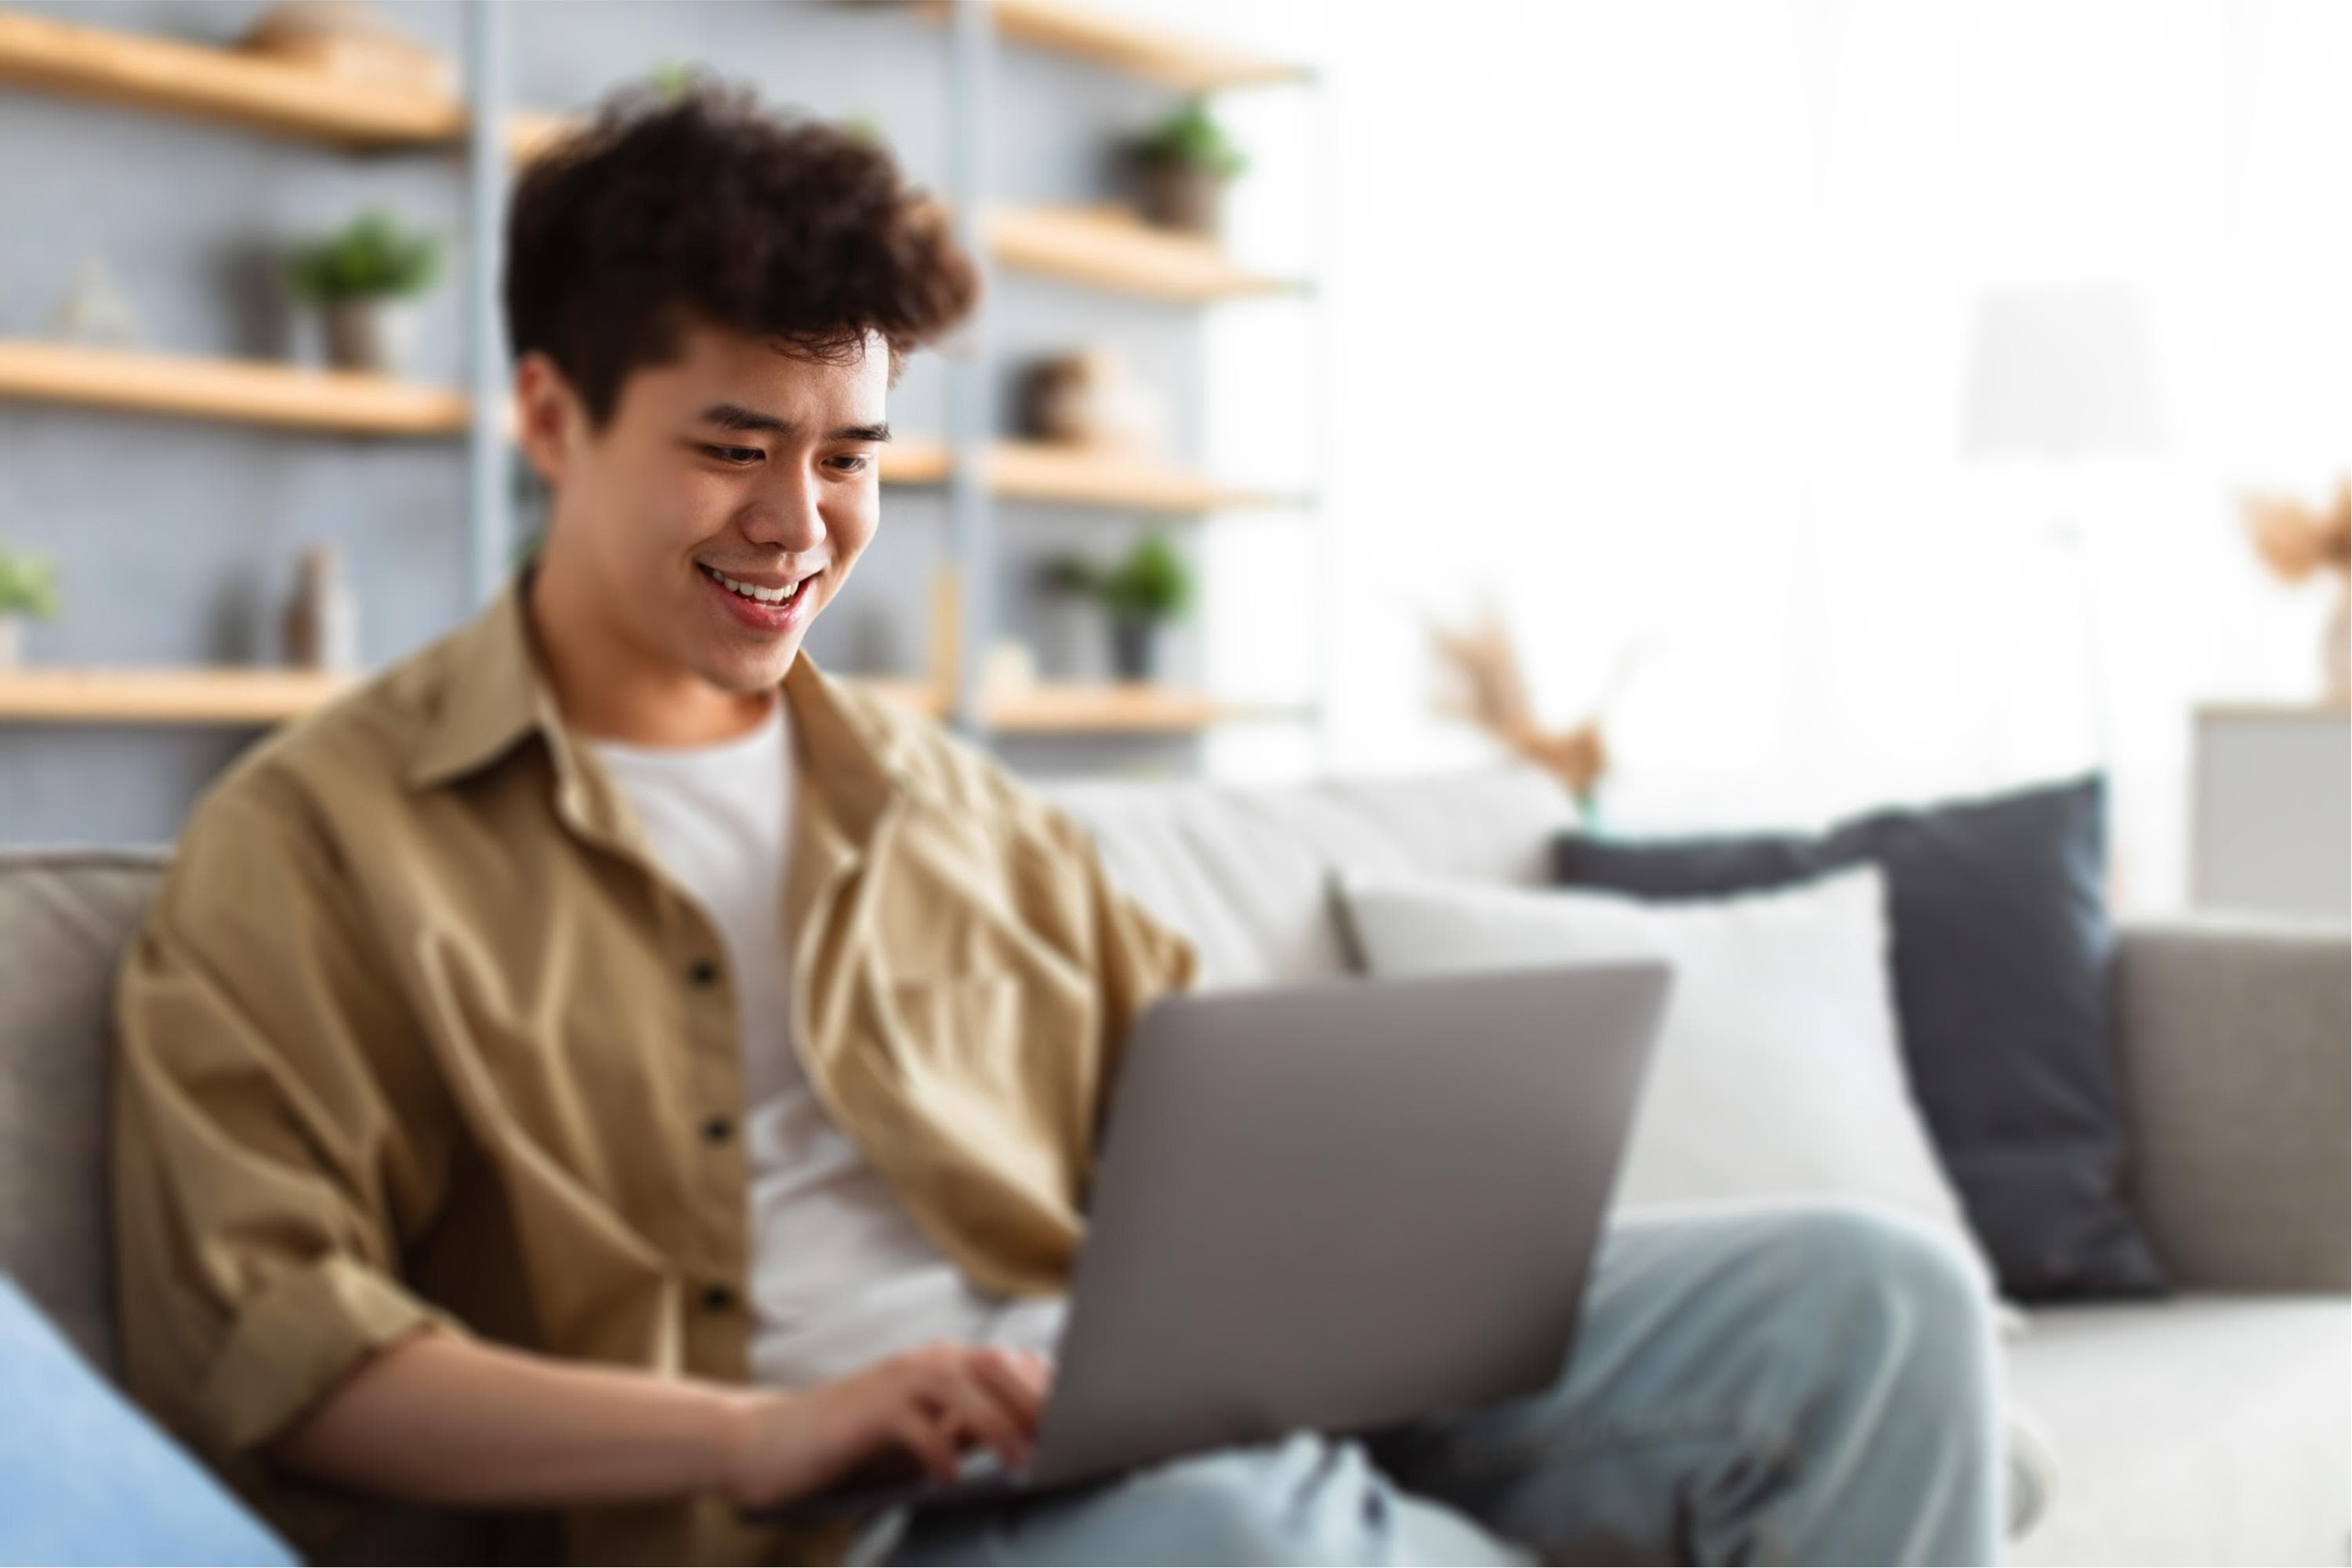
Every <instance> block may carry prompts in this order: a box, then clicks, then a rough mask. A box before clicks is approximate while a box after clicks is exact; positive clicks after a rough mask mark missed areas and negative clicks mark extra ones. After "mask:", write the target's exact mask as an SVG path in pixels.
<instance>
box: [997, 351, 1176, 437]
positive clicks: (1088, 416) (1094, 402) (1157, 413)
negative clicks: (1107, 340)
mask: <svg viewBox="0 0 2352 1568" xmlns="http://www.w3.org/2000/svg"><path fill="white" fill-rule="evenodd" d="M1021 401H1022V426H1023V429H1024V433H1025V434H1030V435H1034V436H1037V437H1040V438H1042V439H1044V440H1046V441H1052V442H1056V443H1060V444H1065V445H1071V446H1092V447H1102V448H1109V449H1113V450H1118V451H1124V452H1130V453H1136V454H1150V453H1156V452H1158V451H1159V450H1160V444H1161V443H1162V441H1163V440H1164V438H1165V434H1166V431H1167V428H1168V410H1167V405H1166V403H1165V402H1163V401H1162V400H1161V398H1160V395H1159V394H1158V393H1157V392H1153V391H1152V389H1151V388H1150V387H1149V386H1147V385H1145V384H1144V382H1143V381H1142V379H1141V378H1140V377H1139V376H1137V375H1136V373H1135V371H1133V370H1132V369H1131V368H1130V367H1129V365H1128V362H1127V361H1126V360H1125V359H1124V358H1122V357H1121V356H1120V355H1119V354H1118V351H1117V350H1113V349H1109V348H1105V347H1102V346H1099V345H1097V346H1096V347H1093V348H1087V349H1081V350H1077V351H1076V352H1075V353H1069V354H1058V355H1055V356H1054V357H1053V358H1051V359H1045V360H1040V361H1037V362H1036V363H1034V364H1033V365H1031V366H1030V367H1029V370H1028V372H1027V374H1026V375H1025V377H1024V384H1023V396H1022V400H1021Z"/></svg>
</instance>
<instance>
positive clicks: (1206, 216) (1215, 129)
mask: <svg viewBox="0 0 2352 1568" xmlns="http://www.w3.org/2000/svg"><path fill="white" fill-rule="evenodd" d="M1135 159H1136V162H1137V164H1138V166H1139V168H1140V169H1141V170H1142V173H1143V215H1144V218H1145V220H1146V221H1147V222H1150V223H1153V224H1156V225H1160V227H1162V228H1171V229H1181V230H1182V231H1184V232H1185V233H1186V234H1193V235H1200V236H1201V237H1202V238H1203V239H1212V240H1213V239H1215V238H1217V237H1218V236H1219V235H1220V234H1221V233H1222V232H1223V227H1224V209H1225V186H1226V184H1227V183H1229V182H1230V181H1231V180H1232V179H1233V178H1234V176H1235V175H1236V174H1239V173H1240V172H1242V171H1243V170H1244V169H1245V168H1247V167H1248V166H1249V161H1248V160H1247V159H1245V158H1244V157H1243V156H1242V154H1241V150H1240V149H1239V148H1237V147H1235V146H1234V143H1233V141H1232V140H1231V139H1230V138H1228V137H1227V136H1226V135H1225V131H1224V127H1223V126H1221V125H1219V124H1218V123H1217V122H1216V121H1215V120H1213V119H1211V118H1210V116H1209V105H1208V102H1207V100H1206V99H1197V98H1196V99H1193V100H1192V102H1190V103H1188V104H1186V105H1185V106H1184V107H1183V108H1182V109H1180V110H1177V111H1176V112H1175V113H1174V114H1171V115H1170V116H1169V117H1168V118H1167V119H1166V120H1161V121H1160V123H1159V124H1158V125H1157V126H1155V127H1153V128H1152V130H1151V131H1150V133H1149V134H1148V135H1146V136H1145V137H1144V138H1143V139H1142V140H1141V141H1138V142H1137V143H1136V144H1135Z"/></svg>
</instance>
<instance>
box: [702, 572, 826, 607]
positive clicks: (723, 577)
mask: <svg viewBox="0 0 2352 1568" xmlns="http://www.w3.org/2000/svg"><path fill="white" fill-rule="evenodd" d="M695 566H696V570H698V571H700V572H701V573H702V575H703V576H705V577H707V578H709V580H711V581H713V582H715V583H717V584H718V585H719V587H721V588H723V589H725V590H727V591H728V592H730V593H732V594H734V595H735V596H736V597H737V598H739V599H748V600H750V601H751V602H752V603H754V604H766V605H770V606H775V605H782V604H790V603H791V602H792V601H793V598H794V597H795V596H796V595H797V594H798V593H799V592H800V591H801V589H802V588H803V586H804V585H805V584H806V583H807V582H808V580H809V578H807V577H803V578H799V579H796V580H793V581H792V582H790V583H787V584H786V585H785V586H783V587H782V588H762V587H761V586H760V585H759V584H758V583H756V582H745V581H743V580H740V579H739V578H732V577H730V576H728V575H727V574H726V573H725V572H723V571H718V570H713V569H712V568H710V567H707V566H704V565H702V564H701V563H700V562H699V561H698V562H696V563H695ZM814 575H815V574H814V572H812V573H811V574H810V576H811V577H814Z"/></svg>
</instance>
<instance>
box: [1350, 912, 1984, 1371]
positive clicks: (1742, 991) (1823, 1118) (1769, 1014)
mask: <svg viewBox="0 0 2352 1568" xmlns="http://www.w3.org/2000/svg"><path fill="white" fill-rule="evenodd" d="M1339 894H1340V897H1341V900H1342V902H1343V904H1344V905H1345V909H1346V913H1347V916H1348V923H1349V926H1350V928H1351V929H1352V932H1353V934H1354V936H1355V938H1356V941H1357V944H1358V946H1359V947H1360V950H1361V953H1362V956H1363V958H1364V962H1365V964H1366V966H1367V967H1369V968H1370V970H1371V972H1372V973H1373V974H1376V975H1381V976H1411V975H1437V974H1452V973H1459V972H1461V971H1464V970H1474V969H1503V968H1523V967H1535V966H1540V965H1545V964H1569V963H1581V962H1593V961H1598V960H1604V959H1612V958H1626V957H1660V958H1664V959H1666V960H1667V961H1668V962H1669V963H1671V964H1672V965H1673V967H1674V971H1675V981H1674V990H1673V992H1672V994H1671V996H1670V997H1669V998H1668V1000H1667V1004H1666V1014H1665V1019H1664V1024H1663V1025H1662V1027H1661V1030H1660V1035H1659V1040H1658V1044H1657V1052H1656V1056H1655V1059H1654V1061H1653V1062H1652V1064H1651V1070H1650V1077H1649V1081H1648V1083H1647V1085H1646V1086H1645V1088H1644V1090H1643V1099H1642V1105H1641V1109H1640V1110H1639V1111H1638V1112H1637V1113H1636V1114H1635V1117H1634V1124H1633V1140H1632V1144H1631V1146H1630V1147H1629V1149H1628V1151H1627V1154H1626V1160H1625V1166H1624V1170H1623V1173H1622V1176H1621V1178H1620V1181H1619V1186H1618V1192H1617V1202H1618V1205H1619V1207H1622V1208H1627V1209H1635V1210H1639V1209H1654V1208H1663V1207H1672V1206H1681V1205H1688V1204H1695V1203H1698V1204H1715V1203H1724V1202H1739V1201H1747V1200H1753V1199H1759V1198H1769V1199H1787V1198H1798V1199H1805V1198H1823V1199H1849V1200H1860V1201H1863V1202H1865V1203H1870V1204H1874V1205H1883V1206H1885V1207H1888V1208H1891V1209H1894V1210H1895V1211H1897V1212H1898V1213H1900V1214H1903V1215H1907V1216H1909V1217H1910V1218H1914V1219H1916V1220H1917V1221H1918V1222H1920V1223H1921V1224H1923V1225H1925V1226H1926V1227H1927V1228H1930V1229H1932V1230H1935V1231H1937V1232H1938V1233H1940V1234H1942V1235H1944V1236H1945V1237H1947V1238H1948V1239H1950V1240H1951V1241H1953V1242H1954V1243H1955V1244H1957V1246H1958V1248H1959V1249H1961V1251H1962V1252H1963V1254H1964V1255H1965V1256H1967V1257H1968V1258H1969V1259H1970V1260H1973V1261H1974V1262H1975V1263H1976V1266H1977V1270H1978V1273H1979V1278H1980V1280H1981V1281H1982V1282H1983V1284H1984V1287H1985V1290H1986V1292H1987V1294H1988V1295H1990V1294H1991V1293H1992V1291H1993V1284H1992V1281H1993V1274H1992V1270H1991V1269H1990V1266H1989V1265H1988V1264H1987V1262H1986V1260H1985V1258H1984V1255H1983V1253H1982V1251H1981V1250H1980V1249H1979V1248H1978V1246H1977V1244H1976V1240H1975V1239H1974V1238H1973V1237H1972V1236H1971V1235H1970V1234H1969V1228H1968V1223H1967V1220H1966V1219H1965V1218H1964V1217H1963V1215H1962V1211H1961V1208H1960V1204H1959V1199H1958V1197H1957V1195H1956V1194H1955V1193H1954V1191H1953V1189H1952V1186H1951V1184H1950V1182H1949V1181H1948V1179H1947V1178H1946V1177H1945V1176H1944V1173H1943V1169H1942V1167H1941V1166H1938V1165H1937V1161H1936V1155H1935V1150H1934V1148H1933V1146H1932V1145H1930V1144H1929V1142H1928V1139H1927V1126H1926V1124H1925V1123H1923V1122H1922V1121H1921V1119H1920V1115H1919V1110H1918V1107H1917V1105H1916V1103H1914V1102H1913V1100H1912V1098H1911V1090H1910V1083H1909V1081H1908V1079H1907V1077H1906V1072H1905V1069H1904V1066H1903V1055H1902V1051H1901V1049H1900V1044H1899V1037H1898V1034H1897V1025H1896V1022H1895V1006H1894V997H1893V994H1892V989H1891V985H1892V982H1891V981H1890V979H1889V977H1888V969H1887V962H1886V956H1887V941H1888V938H1887V924H1886V915H1885V884H1884V880H1883V878H1882V877H1881V874H1880V873H1879V871H1878V868H1877V867H1875V866H1873V865H1864V866H1859V867H1856V868H1854V869H1853V870H1850V871H1844V872H1840V873H1836V874H1834V875H1832V876H1827V877H1823V878H1822V879H1820V880H1819V881H1816V882H1811V883H1803V884H1801V885H1799V886H1796V887H1790V888H1780V889H1776V890H1773V891H1770V892H1766V893H1759V894H1746V895H1742V896H1739V897H1734V898H1723V899H1710V900H1705V901H1685V900H1676V901H1675V902H1672V903H1652V902H1646V901H1643V900H1640V899H1635V898H1631V897H1627V896H1625V895H1623V894H1611V893H1595V892H1592V891H1590V890H1587V889H1581V888H1579V889H1565V888H1563V889H1548V890H1540V891H1538V890H1529V889H1519V888H1509V887H1496V886H1491V885H1483V884H1478V883H1449V882H1440V881H1434V880H1430V879H1423V878H1412V879H1406V878H1396V877H1389V876H1380V877H1368V876H1359V875H1355V874H1343V875H1342V877H1341V878H1340V879H1339ZM2002 1319H2003V1322H2004V1324H2005V1326H2007V1327H2009V1328H2011V1329H2012V1330H2014V1329H2015V1328H2017V1327H2019V1326H2021V1320H2019V1319H2017V1318H2015V1317H2014V1315H2013V1314H2011V1313H2008V1312H2003V1313H2002Z"/></svg>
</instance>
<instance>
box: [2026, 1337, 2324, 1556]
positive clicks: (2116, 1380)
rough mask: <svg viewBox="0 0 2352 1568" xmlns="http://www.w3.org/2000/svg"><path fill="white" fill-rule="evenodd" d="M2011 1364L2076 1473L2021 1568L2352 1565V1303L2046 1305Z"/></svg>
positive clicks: (2065, 1479) (2064, 1479)
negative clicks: (2348, 1392) (2349, 1395)
mask: <svg viewBox="0 0 2352 1568" xmlns="http://www.w3.org/2000/svg"><path fill="white" fill-rule="evenodd" d="M2009 1370H2010V1378H2011V1394H2012V1396H2014V1398H2015V1399H2016V1400H2017V1401H2018V1402H2019V1403H2021V1404H2023V1405H2025V1406H2028V1407H2030V1408H2031V1409H2032V1411H2033V1412H2034V1414H2035V1415H2036V1416H2038V1417H2039V1418H2040V1420H2041V1423H2042V1427H2043V1429H2044V1431H2045V1432H2046V1433H2047V1435H2048V1437H2049V1440H2050V1442H2051V1445H2052V1447H2053V1448H2054V1449H2055V1451H2056V1454H2057V1459H2058V1469H2059V1472H2060V1479H2059V1481H2058V1484H2057V1486H2056V1488H2055V1490H2054V1495H2053V1497H2052V1499H2051V1501H2050V1507H2049V1509H2048V1511H2046V1512H2045V1513H2044V1515H2043V1516H2042V1519H2041V1520H2040V1521H2038V1522H2037V1523H2036V1524H2035V1525H2034V1527H2033V1528H2032V1530H2030V1531H2028V1532H2027V1534H2026V1536H2025V1538H2024V1540H2023V1541H2022V1542H2021V1543H2020V1544H2019V1545H2018V1546H2017V1547H2016V1548H2015V1550H2014V1553H2013V1561H2015V1562H2018V1563H2343V1562H2345V1561H2347V1543H2352V1430H2348V1429H2347V1428H2352V1422H2347V1412H2346V1406H2345V1397H2344V1393H2345V1388H2346V1386H2347V1383H2352V1301H2347V1299H2346V1298H2345V1297H2343V1296H2322V1295H2311V1296H2272V1295H2263V1296H2256V1295H2240V1296H2233V1295H2226V1294H2220V1293H2184V1294H2182V1295H2179V1296H2176V1297H2174V1298H2172V1299H2170V1300H2168V1301H2157V1302H2142V1303H2131V1304H2116V1305H2107V1304H2099V1305H2091V1304H2087V1303H2084V1304H2069V1305H2065V1306H2051V1307H2044V1308H2041V1309H2039V1310H2037V1311H2036V1312H2034V1314H2033V1328H2032V1332H2031V1333H2028V1334H2026V1335H2025V1337H2024V1338H2022V1339H2021V1340H2018V1341H2016V1342H2014V1343H2011V1345H2010V1346H2009Z"/></svg>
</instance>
